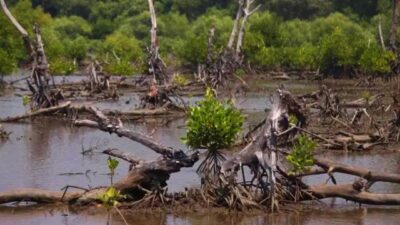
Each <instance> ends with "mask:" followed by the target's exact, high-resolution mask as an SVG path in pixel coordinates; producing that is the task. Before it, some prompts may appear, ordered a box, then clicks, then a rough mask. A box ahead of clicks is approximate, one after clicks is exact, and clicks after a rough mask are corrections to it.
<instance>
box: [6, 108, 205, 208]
mask: <svg viewBox="0 0 400 225" xmlns="http://www.w3.org/2000/svg"><path fill="white" fill-rule="evenodd" d="M82 110H85V111H87V112H90V113H91V114H93V115H95V120H89V119H83V120H76V121H75V122H74V124H75V125H76V126H78V127H82V126H84V127H91V128H95V129H100V130H102V131H105V132H109V133H110V134H112V133H114V134H117V135H118V136H119V137H125V138H128V139H130V140H132V141H135V142H138V143H141V144H143V145H144V146H146V147H148V148H149V149H151V150H153V151H155V152H156V153H158V154H160V155H161V156H162V157H160V158H158V159H156V160H154V161H151V162H147V161H144V160H142V159H140V158H138V157H136V156H134V155H131V154H129V153H125V152H123V151H121V150H118V149H107V150H105V151H104V152H103V153H104V154H107V155H111V156H114V157H117V158H120V159H123V160H125V161H127V162H129V163H131V164H132V165H131V169H130V171H129V172H128V174H127V175H126V176H125V177H123V178H122V179H121V180H119V181H117V182H116V183H114V185H113V187H114V188H115V189H117V190H118V191H120V192H121V193H122V194H124V195H126V196H127V197H128V199H127V200H129V201H138V200H141V199H142V198H143V197H144V196H145V194H146V191H148V190H149V191H154V192H156V193H158V191H161V190H162V189H163V188H164V187H165V186H166V185H167V183H166V181H167V180H168V179H169V176H170V174H172V173H175V172H178V171H180V169H181V168H182V167H192V166H193V165H194V164H195V163H196V162H197V161H198V159H199V155H198V152H194V153H192V154H191V155H187V154H186V153H185V152H183V151H182V150H175V149H173V148H170V147H166V146H163V145H162V144H160V143H158V142H156V141H155V140H153V139H152V138H151V137H149V136H146V135H144V134H142V133H138V132H134V131H132V130H129V129H127V128H125V127H124V126H123V124H122V123H121V121H120V120H119V119H116V120H112V119H110V118H108V117H107V116H105V115H104V114H103V113H102V112H101V111H100V110H98V109H97V108H95V107H82ZM67 187H68V186H67ZM81 189H83V190H81V191H78V192H76V191H75V192H69V191H67V190H64V191H59V192H55V191H47V190H39V189H17V190H12V191H6V192H2V193H0V204H6V203H10V202H19V201H30V202H36V203H57V202H64V203H68V204H72V205H74V204H89V203H96V202H98V201H99V200H98V196H99V195H101V194H102V193H104V192H105V191H106V190H107V187H99V188H92V189H85V188H81Z"/></svg>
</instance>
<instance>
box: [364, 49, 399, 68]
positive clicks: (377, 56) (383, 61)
mask: <svg viewBox="0 0 400 225" xmlns="http://www.w3.org/2000/svg"><path fill="white" fill-rule="evenodd" d="M395 60H396V56H395V54H393V52H391V51H384V50H382V48H380V47H378V46H377V45H374V46H371V47H370V48H368V49H366V50H365V51H364V53H363V54H362V55H361V58H360V60H359V64H360V69H361V71H363V72H364V73H367V74H384V73H389V72H390V71H391V63H392V62H394V61H395Z"/></svg>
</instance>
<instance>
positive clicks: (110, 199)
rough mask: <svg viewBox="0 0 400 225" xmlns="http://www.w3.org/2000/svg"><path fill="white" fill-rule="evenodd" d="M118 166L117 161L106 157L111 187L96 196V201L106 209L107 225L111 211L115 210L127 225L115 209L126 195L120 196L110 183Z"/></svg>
mask: <svg viewBox="0 0 400 225" xmlns="http://www.w3.org/2000/svg"><path fill="white" fill-rule="evenodd" d="M118 165H119V162H118V160H116V159H112V158H111V157H108V159H107V166H108V169H109V170H110V173H111V186H110V187H108V188H107V190H106V191H105V192H104V193H102V194H101V195H97V200H98V201H99V202H101V203H102V205H103V206H104V207H105V208H106V209H107V224H109V223H110V220H111V210H112V209H115V211H117V212H118V214H119V215H120V216H121V218H122V219H123V221H124V223H125V224H126V225H127V224H128V223H127V222H126V219H125V217H124V216H123V215H122V213H121V211H120V210H119V209H118V207H117V206H118V205H119V204H120V201H122V200H124V199H126V198H127V197H126V195H123V194H121V192H120V191H118V190H117V189H116V188H115V187H114V186H113V181H112V179H113V176H114V173H115V169H117V167H118Z"/></svg>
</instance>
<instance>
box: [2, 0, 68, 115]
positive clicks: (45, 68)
mask: <svg viewBox="0 0 400 225" xmlns="http://www.w3.org/2000/svg"><path fill="white" fill-rule="evenodd" d="M0 4H1V8H2V11H3V13H4V14H5V15H6V17H7V18H8V19H9V20H10V22H11V23H12V24H13V26H14V27H15V28H16V29H17V30H18V32H19V33H20V34H21V36H22V39H23V41H24V44H25V47H26V49H27V52H28V54H29V56H30V60H31V61H32V74H31V81H28V87H29V89H30V90H31V92H32V94H33V96H32V100H33V101H32V102H31V104H32V105H31V108H32V109H35V110H36V109H40V108H48V107H51V106H55V105H57V104H58V100H59V99H60V98H62V96H61V94H60V92H57V93H50V90H49V82H50V79H51V77H50V74H49V63H48V61H47V57H46V54H45V51H44V44H43V41H42V36H41V34H40V28H39V25H37V24H35V25H34V28H33V30H34V33H35V41H34V42H32V40H31V39H30V37H29V34H28V32H27V31H26V30H25V29H24V28H23V27H22V26H21V25H20V24H19V23H18V21H17V20H16V19H15V17H14V16H13V15H12V14H11V12H10V11H9V10H8V8H7V5H6V3H5V1H4V0H0Z"/></svg>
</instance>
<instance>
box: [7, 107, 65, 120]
mask: <svg viewBox="0 0 400 225" xmlns="http://www.w3.org/2000/svg"><path fill="white" fill-rule="evenodd" d="M70 105H71V102H65V103H63V104H61V105H58V106H52V107H50V108H43V109H39V110H37V111H33V112H30V113H26V114H24V115H20V116H10V117H7V118H4V119H0V122H3V123H10V122H16V121H19V120H23V119H27V118H33V117H36V116H40V115H45V114H50V113H55V112H58V111H60V110H63V109H66V108H68V107H70Z"/></svg>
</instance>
